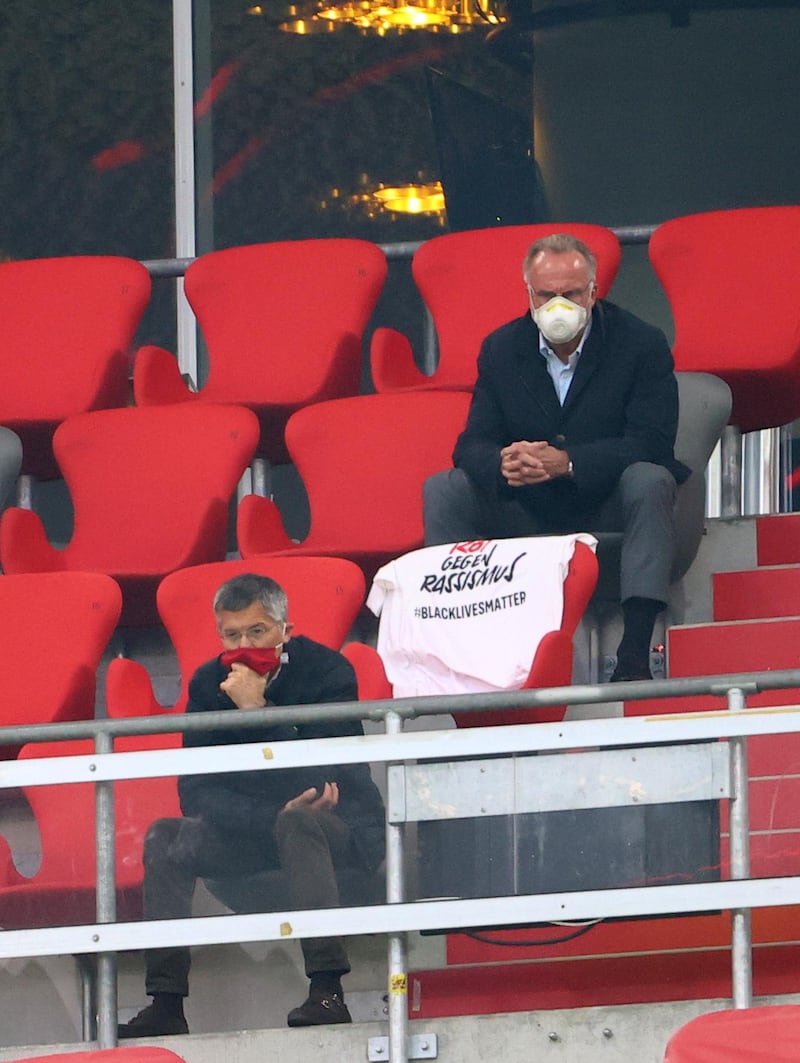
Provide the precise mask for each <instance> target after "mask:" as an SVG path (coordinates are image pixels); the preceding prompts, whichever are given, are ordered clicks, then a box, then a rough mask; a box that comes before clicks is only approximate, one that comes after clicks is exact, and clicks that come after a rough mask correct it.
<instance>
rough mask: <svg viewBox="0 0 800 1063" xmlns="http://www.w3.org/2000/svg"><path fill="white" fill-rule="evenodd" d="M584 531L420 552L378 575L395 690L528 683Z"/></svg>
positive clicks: (384, 644) (378, 605)
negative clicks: (535, 658)
mask: <svg viewBox="0 0 800 1063" xmlns="http://www.w3.org/2000/svg"><path fill="white" fill-rule="evenodd" d="M577 541H580V542H583V543H586V544H587V545H588V546H590V547H591V548H592V549H595V548H596V546H597V540H596V539H595V538H594V537H593V536H592V535H588V534H584V533H579V534H576V535H550V536H534V537H529V538H520V539H481V540H477V541H476V542H469V543H448V544H447V545H444V546H428V547H425V548H424V549H422V550H414V551H413V552H412V553H409V554H404V555H403V557H399V558H397V560H395V561H390V562H389V563H388V564H386V565H384V566H383V567H382V568H381V569H380V570H379V571H378V572H377V574H376V576H375V579H374V582H373V584H372V588H371V590H370V593H369V597H368V598H367V605H368V607H369V608H370V609H371V610H372V612H373V613H374V614H375V615H376V616H379V617H380V624H379V627H378V653H379V654H380V656H381V658H382V660H383V663H384V667H385V669H386V674H387V677H388V679H389V681H390V682H391V683H392V686H393V687H394V696H395V697H398V698H402V697H412V696H414V695H418V694H459V693H476V692H480V691H492V690H518V689H519V688H520V687H521V686H522V684H523V683H524V682H525V680H526V679H527V677H528V673H529V672H530V669H531V665H532V663H533V658H534V655H535V653H536V649H537V647H538V645H539V642H540V640H541V638H542V636H544V635H546V634H547V632H548V631H555V630H557V629H558V628H559V627H560V626H561V618H562V615H563V608H564V578H565V577H566V574H567V569H568V568H569V563H570V560H571V558H572V554H573V551H574V549H575V543H576V542H577Z"/></svg>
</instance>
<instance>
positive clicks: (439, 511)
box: [422, 469, 485, 546]
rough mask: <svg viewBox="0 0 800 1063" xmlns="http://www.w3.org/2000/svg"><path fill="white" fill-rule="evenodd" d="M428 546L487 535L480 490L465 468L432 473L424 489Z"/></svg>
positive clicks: (424, 521)
mask: <svg viewBox="0 0 800 1063" xmlns="http://www.w3.org/2000/svg"><path fill="white" fill-rule="evenodd" d="M422 520H423V524H424V527H425V545H426V546H440V545H441V544H442V543H452V542H463V541H466V540H467V539H475V538H480V537H481V536H482V535H484V534H485V529H484V528H483V527H482V524H483V516H482V513H481V506H480V503H479V500H478V495H477V491H476V489H475V486H474V485H473V483H472V481H471V480H470V478H469V477H468V476H467V474H466V473H465V472H464V470H463V469H447V470H446V471H445V472H437V473H435V474H434V475H433V476H429V477H428V479H427V480H426V481H425V483H424V485H423V488H422Z"/></svg>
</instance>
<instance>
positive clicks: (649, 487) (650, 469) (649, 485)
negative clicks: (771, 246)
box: [619, 461, 677, 505]
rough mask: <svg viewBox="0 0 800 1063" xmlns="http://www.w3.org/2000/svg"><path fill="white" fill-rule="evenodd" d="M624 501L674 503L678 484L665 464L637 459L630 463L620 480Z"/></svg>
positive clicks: (628, 502) (659, 503)
mask: <svg viewBox="0 0 800 1063" xmlns="http://www.w3.org/2000/svg"><path fill="white" fill-rule="evenodd" d="M619 487H620V492H621V494H622V499H623V502H624V503H627V504H631V503H640V502H645V503H655V504H658V505H663V504H664V503H665V502H669V503H673V502H674V501H675V494H676V491H677V485H676V483H675V477H674V476H673V475H672V473H671V472H670V471H669V469H665V468H664V466H663V465H655V464H653V463H652V462H649V461H637V462H634V464H633V465H629V466H628V467H627V469H625V471H624V472H623V473H622V476H621V477H620V481H619Z"/></svg>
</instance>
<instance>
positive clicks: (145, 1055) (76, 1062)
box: [16, 1045, 185, 1063]
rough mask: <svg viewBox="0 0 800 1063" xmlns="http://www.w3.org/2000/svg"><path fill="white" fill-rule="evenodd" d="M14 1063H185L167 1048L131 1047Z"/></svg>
mask: <svg viewBox="0 0 800 1063" xmlns="http://www.w3.org/2000/svg"><path fill="white" fill-rule="evenodd" d="M16 1063H185V1060H184V1059H183V1056H179V1055H177V1054H176V1053H175V1052H170V1051H169V1049H168V1048H156V1047H155V1046H154V1045H131V1046H126V1047H124V1048H105V1049H100V1050H99V1051H98V1049H96V1048H93V1049H89V1050H87V1051H86V1052H64V1053H60V1054H59V1055H57V1056H26V1057H25V1058H24V1059H18V1060H16Z"/></svg>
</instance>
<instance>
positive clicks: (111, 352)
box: [0, 256, 150, 479]
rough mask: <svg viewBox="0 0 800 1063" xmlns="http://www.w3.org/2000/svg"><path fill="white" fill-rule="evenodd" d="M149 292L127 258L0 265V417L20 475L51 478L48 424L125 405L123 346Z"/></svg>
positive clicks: (143, 275) (141, 271) (146, 277)
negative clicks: (15, 449) (11, 435)
mask: <svg viewBox="0 0 800 1063" xmlns="http://www.w3.org/2000/svg"><path fill="white" fill-rule="evenodd" d="M149 298H150V274H149V273H148V272H147V270H146V269H145V267H144V266H142V265H141V264H140V263H139V262H135V261H134V260H133V259H128V258H117V257H114V256H86V257H74V258H41V259H35V260H32V261H26V262H6V263H3V264H2V265H0V320H2V322H3V335H2V339H1V340H0V424H3V425H5V426H6V427H7V428H12V429H13V430H14V431H15V432H16V433H17V435H18V436H19V437H20V438H21V439H22V442H23V464H22V471H23V473H25V474H29V475H32V476H36V477H39V478H40V479H51V478H53V477H55V476H58V468H57V466H56V463H55V461H54V459H53V453H52V437H53V432H54V431H55V429H56V427H57V426H58V425H59V424H60V423H61V422H62V421H63V420H65V419H66V418H67V417H69V416H71V415H72V414H76V413H82V412H84V411H86V410H99V409H103V408H106V407H113V406H124V405H125V404H126V403H127V401H128V374H129V350H130V346H131V344H132V342H133V337H134V334H135V332H136V329H137V327H138V325H139V321H140V320H141V317H142V314H143V313H144V310H145V307H146V306H147V303H148V300H149Z"/></svg>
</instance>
